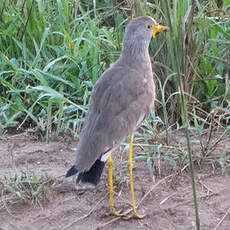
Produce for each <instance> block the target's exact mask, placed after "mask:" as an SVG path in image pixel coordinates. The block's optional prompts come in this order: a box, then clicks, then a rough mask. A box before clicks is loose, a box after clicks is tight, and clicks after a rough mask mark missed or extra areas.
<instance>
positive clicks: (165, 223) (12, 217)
mask: <svg viewBox="0 0 230 230" xmlns="http://www.w3.org/2000/svg"><path fill="white" fill-rule="evenodd" d="M179 139H180V138H179ZM76 143H77V141H76V140H73V139H71V138H67V137H59V138H58V139H57V140H56V141H53V142H51V143H44V142H39V141H37V140H35V139H33V138H31V137H29V136H27V135H26V134H19V135H15V136H11V137H9V138H7V139H4V140H0V176H1V177H2V176H3V175H6V176H9V175H10V174H11V175H12V174H14V173H15V171H20V170H22V169H24V168H25V162H27V163H28V165H29V169H30V170H33V171H34V172H36V173H47V174H48V175H50V176H53V177H58V179H59V180H61V181H62V183H61V185H60V186H59V187H56V188H54V189H52V190H50V191H49V192H48V195H47V196H48V198H49V201H47V202H45V203H44V204H42V206H33V205H30V204H27V203H24V202H23V201H20V202H16V203H12V202H7V201H4V202H3V199H4V198H3V196H0V230H51V229H52V230H65V229H66V230H88V229H90V230H91V229H92V230H93V229H95V230H96V229H98V230H99V229H114V230H116V229H126V230H129V229H130V230H131V229H154V230H171V229H176V230H189V229H195V218H194V208H193V200H192V189H191V182H190V177H189V173H188V168H187V169H185V170H184V171H183V172H182V173H179V174H176V173H175V171H174V172H173V170H172V169H170V167H169V166H168V165H167V164H164V162H162V166H161V167H162V168H161V175H160V176H159V175H158V176H157V177H156V181H155V182H154V183H153V181H152V179H151V177H150V174H149V170H148V167H147V164H146V162H143V161H135V162H134V172H133V173H134V187H135V196H136V202H137V204H138V203H139V201H140V200H142V202H141V204H140V206H139V208H138V212H139V213H140V214H146V217H145V218H144V219H141V220H134V219H131V220H123V219H120V218H116V217H114V216H107V215H106V213H107V212H108V211H109V196H108V186H107V173H106V170H105V171H104V173H103V176H102V179H101V182H100V183H99V185H98V186H97V187H96V188H94V189H91V190H86V191H76V190H75V183H74V178H70V179H68V180H67V179H65V178H64V176H63V175H64V174H65V173H66V171H67V169H69V167H70V166H71V165H72V163H73V161H74V158H75V152H74V150H73V149H74V148H76ZM221 145H223V146H226V145H229V140H227V141H225V142H222V143H221ZM223 146H222V147H223ZM138 151H139V152H140V150H138ZM227 151H228V150H227ZM12 157H13V160H12ZM125 160H127V157H126V154H124V151H122V148H121V149H120V150H119V151H117V153H116V156H115V163H114V180H115V183H114V184H115V192H116V193H115V206H116V208H117V209H119V210H124V211H125V210H128V209H129V208H130V192H129V184H128V169H127V168H126V167H125V165H124V164H122V162H124V161H125ZM13 162H14V163H15V164H14V163H13ZM196 185H197V191H198V194H197V195H198V201H199V214H200V222H201V230H210V229H213V230H214V229H215V230H216V229H218V230H229V229H230V198H229V197H230V195H229V194H230V178H229V173H228V172H227V173H226V174H225V175H222V174H221V170H220V169H219V168H218V166H215V168H212V167H209V166H205V165H201V168H199V169H196Z"/></svg>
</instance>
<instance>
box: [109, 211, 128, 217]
mask: <svg viewBox="0 0 230 230" xmlns="http://www.w3.org/2000/svg"><path fill="white" fill-rule="evenodd" d="M105 215H106V216H118V217H123V216H124V214H123V213H122V212H121V210H119V211H115V210H110V211H109V212H108V213H106V214H105Z"/></svg>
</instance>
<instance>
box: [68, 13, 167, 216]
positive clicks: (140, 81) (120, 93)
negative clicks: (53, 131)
mask: <svg viewBox="0 0 230 230" xmlns="http://www.w3.org/2000/svg"><path fill="white" fill-rule="evenodd" d="M164 30H167V27H166V26H163V25H160V24H158V23H157V22H156V21H155V20H154V19H153V18H151V17H137V18H135V19H133V20H131V21H130V22H129V24H128V26H127V27H126V30H125V35H124V38H123V45H122V51H121V55H120V57H119V59H118V60H117V61H116V62H115V63H114V64H113V65H112V66H111V67H110V68H109V69H107V70H106V71H105V72H104V73H103V74H102V75H101V77H100V78H99V80H98V81H97V83H96V84H95V85H94V87H93V90H92V94H91V97H90V101H89V110H88V114H87V116H86V119H85V123H84V126H83V130H82V133H81V135H80V140H79V143H78V147H77V154H76V161H75V163H74V165H73V166H72V168H71V169H70V170H69V171H68V172H67V174H66V176H67V177H69V176H72V175H74V174H76V173H79V175H78V177H77V183H80V184H84V183H91V184H93V185H97V184H98V182H99V180H100V176H101V173H102V171H103V168H104V165H105V162H106V161H108V166H109V167H108V168H109V186H110V212H111V213H112V214H115V215H122V214H121V213H119V212H116V211H115V209H114V202H113V182H112V157H111V153H112V152H113V151H114V150H115V149H116V148H117V147H118V146H119V144H120V142H121V141H122V140H123V139H124V138H125V137H127V136H130V148H129V149H130V154H129V173H130V189H131V196H132V205H133V216H134V217H136V218H141V217H142V216H140V215H138V214H137V212H136V206H135V199H134V191H133V179H132V142H133V133H134V131H135V130H136V129H137V128H138V127H139V126H140V125H141V123H142V121H143V120H144V119H145V118H147V117H148V116H149V113H150V111H151V109H153V108H154V100H155V84H154V80H153V73H152V66H151V61H150V56H149V51H148V47H149V44H150V41H151V39H152V37H154V38H155V36H156V34H157V33H159V32H162V31H164Z"/></svg>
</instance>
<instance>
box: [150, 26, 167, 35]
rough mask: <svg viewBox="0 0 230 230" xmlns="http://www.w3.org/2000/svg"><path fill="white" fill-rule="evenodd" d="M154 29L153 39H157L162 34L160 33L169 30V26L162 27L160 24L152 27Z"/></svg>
mask: <svg viewBox="0 0 230 230" xmlns="http://www.w3.org/2000/svg"><path fill="white" fill-rule="evenodd" d="M152 28H153V37H154V38H155V37H156V34H157V33H160V32H163V31H165V30H168V29H169V28H168V27H167V26H163V25H160V24H157V25H152Z"/></svg>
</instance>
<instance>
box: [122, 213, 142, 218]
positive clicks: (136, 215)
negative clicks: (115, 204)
mask: <svg viewBox="0 0 230 230" xmlns="http://www.w3.org/2000/svg"><path fill="white" fill-rule="evenodd" d="M145 216H146V215H139V214H137V213H136V212H133V213H132V214H131V215H128V216H123V217H122V218H123V219H124V220H130V219H143V218H145Z"/></svg>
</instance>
